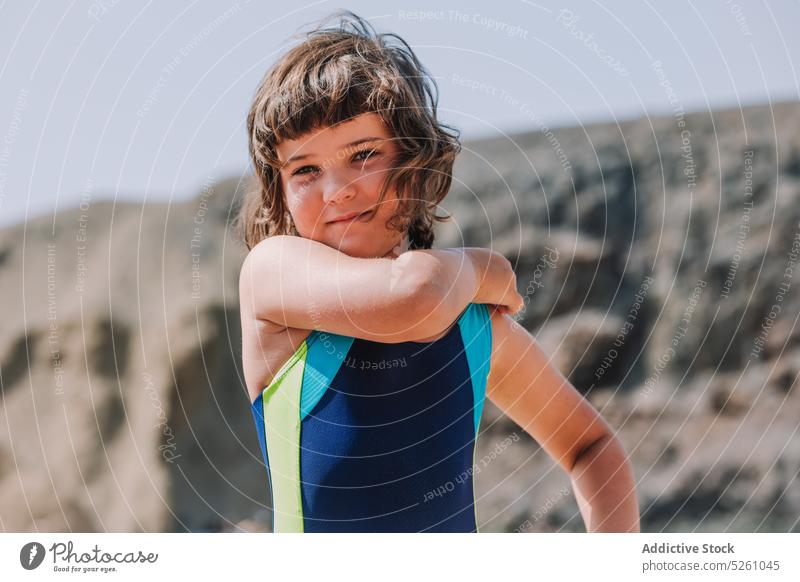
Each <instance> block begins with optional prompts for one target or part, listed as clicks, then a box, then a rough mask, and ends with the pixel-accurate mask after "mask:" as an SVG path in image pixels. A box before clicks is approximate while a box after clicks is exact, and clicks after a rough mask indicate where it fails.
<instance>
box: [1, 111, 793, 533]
mask: <svg viewBox="0 0 800 582" xmlns="http://www.w3.org/2000/svg"><path fill="white" fill-rule="evenodd" d="M245 187H246V184H244V183H242V182H240V181H239V180H236V179H231V180H226V181H221V182H218V183H215V184H207V185H206V186H205V187H204V188H203V190H202V191H201V192H200V193H199V194H198V196H197V197H196V198H194V199H192V200H190V201H188V202H184V203H180V204H170V205H166V204H156V203H149V202H147V203H143V204H130V203H125V204H122V203H112V202H109V201H107V200H104V199H102V198H101V196H100V195H99V194H93V195H87V196H85V197H84V199H83V202H82V204H81V205H80V207H77V208H72V209H68V210H64V211H61V212H59V213H58V214H57V215H56V216H55V217H53V216H47V217H41V218H37V219H33V220H30V221H28V222H27V223H26V224H21V225H18V226H15V227H13V228H8V229H5V230H3V231H0V273H2V276H0V299H2V305H3V314H4V317H3V325H2V327H1V328H0V387H1V388H2V409H3V410H2V415H0V518H1V519H0V523H1V524H2V528H3V530H4V531H34V530H39V531H187V530H190V531H200V530H203V531H206V530H208V531H219V530H226V531H231V530H233V531H239V530H259V531H261V530H265V529H266V528H268V526H269V524H270V521H271V516H270V510H269V507H268V504H267V500H268V499H269V497H268V491H267V486H266V477H265V473H264V467H263V464H262V462H261V458H260V451H259V449H258V444H257V442H256V438H255V429H254V427H253V421H252V417H251V415H250V409H249V402H248V399H247V394H246V392H245V390H244V386H243V382H242V373H241V362H240V352H241V336H240V326H239V315H238V307H237V300H238V293H237V288H238V287H237V277H238V270H239V265H240V263H241V260H242V258H243V256H244V249H243V247H241V246H240V245H239V244H238V243H237V242H236V241H235V240H233V238H232V233H231V221H232V219H233V216H234V214H235V211H236V208H237V206H238V204H239V203H240V201H241V197H242V194H243V192H244V190H245ZM440 213H441V214H444V213H450V214H452V216H453V220H452V221H451V222H450V223H448V224H445V225H442V226H440V227H438V228H439V230H438V235H437V246H440V247H446V246H462V245H466V246H489V245H491V246H492V247H493V248H495V249H497V250H501V251H502V252H504V253H505V254H506V256H508V257H509V259H511V261H512V262H513V263H514V264H515V266H516V271H517V275H518V282H519V288H520V291H521V292H522V293H523V294H524V295H525V297H526V308H525V311H524V313H523V314H522V316H521V323H523V324H524V325H525V326H526V327H527V328H528V329H529V330H530V331H531V333H532V334H534V335H535V336H536V338H537V339H538V340H539V342H540V343H541V344H542V346H543V347H544V348H545V350H546V351H547V352H548V353H549V354H551V355H552V358H553V362H554V364H555V365H557V366H558V367H559V369H561V370H562V372H563V373H564V374H565V375H567V376H568V377H569V379H570V380H571V381H572V383H573V384H574V385H575V386H576V387H577V388H578V389H579V390H581V392H582V393H584V394H585V395H586V396H587V398H589V399H590V401H591V402H592V403H593V404H594V405H595V406H596V407H597V408H598V409H599V410H600V411H601V412H602V414H603V415H604V417H605V418H606V419H607V420H608V421H609V423H610V424H611V425H612V426H613V427H614V428H615V429H616V430H617V431H618V435H619V437H620V439H621V440H622V442H623V444H624V445H625V447H626V448H627V450H628V452H629V453H630V455H631V458H632V461H633V466H634V470H635V473H636V478H637V480H638V491H639V498H640V506H641V511H642V528H643V531H799V530H800V525H799V524H798V518H797V516H798V515H800V487H797V482H796V481H797V476H798V472H800V435H798V427H799V426H800V388H799V387H798V370H800V327H798V321H797V320H798V315H799V314H800V293H798V289H799V288H800V280H798V278H799V277H800V256H799V255H800V105H798V104H794V103H787V104H778V105H773V106H761V107H751V108H747V109H745V110H743V111H740V110H725V111H714V112H703V113H691V114H685V115H684V114H680V115H674V116H668V117H660V118H642V119H639V120H636V121H626V122H621V123H609V124H602V125H593V126H586V127H574V128H563V129H558V130H552V131H551V130H546V129H544V130H542V131H535V132H529V133H520V134H516V135H513V136H511V137H507V138H502V139H492V140H482V141H478V142H471V143H466V144H464V151H463V153H462V154H461V156H460V158H459V160H458V162H457V165H456V175H455V180H454V185H453V189H452V192H451V194H450V195H449V196H448V198H447V199H446V200H445V202H444V204H443V209H442V212H440ZM478 446H479V450H478V452H477V455H476V470H475V479H476V490H477V494H478V497H479V500H478V517H479V521H480V523H481V529H482V531H581V529H582V521H581V518H580V515H579V514H578V512H577V505H576V503H575V499H574V495H573V493H572V490H571V488H570V484H569V479H568V477H567V476H566V475H565V474H564V473H563V472H561V471H560V469H559V468H558V467H557V466H555V464H554V463H553V462H552V461H551V460H550V459H549V458H548V457H547V456H546V454H545V453H544V451H543V450H541V449H540V447H539V445H538V444H537V443H536V442H535V441H534V440H533V439H531V438H530V437H529V436H528V435H527V434H526V433H525V432H524V430H522V429H521V428H520V427H517V426H516V425H514V423H513V422H511V421H510V420H509V419H507V418H505V417H504V416H503V415H502V414H500V413H499V411H498V410H497V409H496V408H495V407H493V406H492V405H491V403H489V402H488V401H487V405H486V407H485V411H484V417H483V418H482V421H481V435H480V438H479V445H478Z"/></svg>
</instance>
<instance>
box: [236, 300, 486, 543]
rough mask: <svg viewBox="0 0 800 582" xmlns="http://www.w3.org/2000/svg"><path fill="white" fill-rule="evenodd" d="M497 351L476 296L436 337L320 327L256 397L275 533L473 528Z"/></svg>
mask: <svg viewBox="0 0 800 582" xmlns="http://www.w3.org/2000/svg"><path fill="white" fill-rule="evenodd" d="M491 352H492V326H491V319H490V315H489V310H488V307H487V306H486V305H485V304H479V303H470V304H469V305H468V306H467V307H466V309H465V310H464V311H463V312H462V313H461V314H460V315H459V317H458V319H457V321H456V323H455V324H453V325H452V327H451V328H450V329H449V330H448V331H447V333H446V334H445V335H444V336H442V337H440V338H439V339H437V340H435V341H433V342H427V343H426V342H412V341H407V342H402V343H395V344H389V343H380V342H374V341H369V340H365V339H361V338H354V337H350V336H343V335H337V334H333V333H329V332H324V331H318V330H312V331H311V333H310V334H309V335H308V337H307V338H306V339H305V340H303V342H302V343H301V344H300V347H298V348H297V350H296V351H295V352H294V354H292V355H291V356H290V357H289V359H288V360H287V361H286V362H285V363H284V364H283V366H281V368H280V369H279V370H278V373H277V374H276V375H275V377H274V378H273V379H272V381H271V382H270V383H269V385H268V386H267V387H266V388H264V390H263V392H262V393H261V394H259V396H258V397H257V398H256V400H255V401H254V402H253V403H252V407H251V410H252V412H253V418H254V420H255V423H256V430H257V432H258V441H259V444H260V446H261V453H262V455H263V458H264V463H265V466H266V469H267V479H268V481H269V484H270V489H271V491H272V501H273V509H274V511H273V526H272V529H273V531H275V532H422V531H425V532H477V531H478V527H477V517H476V512H475V496H474V490H473V480H472V473H473V467H474V457H475V442H476V437H477V435H478V425H479V423H480V418H481V411H482V409H483V400H484V395H485V392H486V379H487V376H488V374H489V364H490V360H491Z"/></svg>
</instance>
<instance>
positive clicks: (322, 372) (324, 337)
mask: <svg viewBox="0 0 800 582" xmlns="http://www.w3.org/2000/svg"><path fill="white" fill-rule="evenodd" d="M312 335H313V337H311V336H312ZM354 340H355V338H354V337H350V336H345V335H338V334H335V333H329V332H325V331H318V330H313V331H312V332H311V334H309V337H308V338H307V343H308V355H307V356H306V369H305V374H303V388H302V391H301V393H300V420H301V421H302V420H303V419H304V418H305V417H306V416H308V414H309V413H310V412H311V411H312V410H313V409H314V407H315V406H316V405H317V402H319V401H320V399H321V398H322V396H323V395H324V394H325V390H327V389H328V386H330V385H331V383H332V382H333V378H334V377H335V376H336V373H337V372H338V371H339V368H340V367H341V366H342V362H344V359H345V357H347V353H348V352H349V351H350V346H351V345H353V341H354Z"/></svg>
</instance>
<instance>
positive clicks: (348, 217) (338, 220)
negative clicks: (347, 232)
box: [328, 210, 373, 224]
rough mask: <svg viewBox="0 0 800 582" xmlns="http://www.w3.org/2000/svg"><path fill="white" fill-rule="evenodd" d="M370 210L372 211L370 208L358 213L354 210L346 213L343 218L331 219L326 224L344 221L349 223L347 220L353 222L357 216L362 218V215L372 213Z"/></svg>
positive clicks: (343, 222)
mask: <svg viewBox="0 0 800 582" xmlns="http://www.w3.org/2000/svg"><path fill="white" fill-rule="evenodd" d="M372 212H373V211H372V210H365V211H364V212H361V213H360V214H359V213H356V212H353V213H351V214H348V215H346V216H345V217H343V218H337V219H336V220H331V221H329V222H328V224H340V223H342V224H346V223H349V222H354V221H355V220H356V219H359V218H362V217H364V216H367V215H370V214H372Z"/></svg>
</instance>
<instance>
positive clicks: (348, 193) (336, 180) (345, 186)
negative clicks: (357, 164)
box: [322, 169, 356, 204]
mask: <svg viewBox="0 0 800 582" xmlns="http://www.w3.org/2000/svg"><path fill="white" fill-rule="evenodd" d="M326 174H327V175H326V176H325V178H324V181H325V183H324V185H323V192H322V197H323V200H324V202H325V203H326V204H329V203H334V204H336V203H339V202H344V201H346V200H349V199H350V198H353V197H354V196H355V195H356V182H355V178H356V176H353V175H351V174H349V173H348V172H343V171H341V170H333V169H331V170H329V171H328V172H326Z"/></svg>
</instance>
